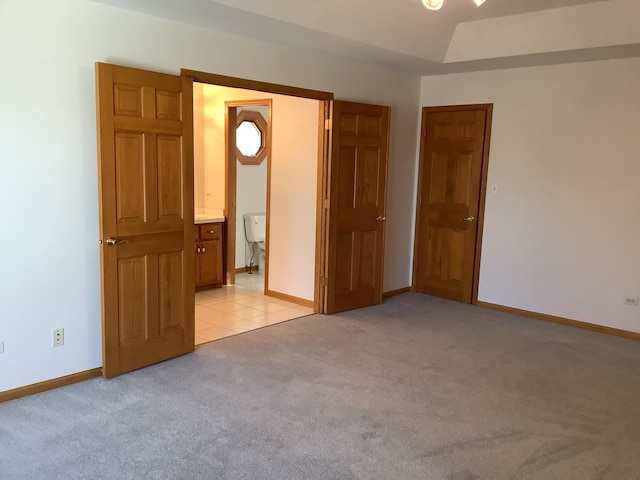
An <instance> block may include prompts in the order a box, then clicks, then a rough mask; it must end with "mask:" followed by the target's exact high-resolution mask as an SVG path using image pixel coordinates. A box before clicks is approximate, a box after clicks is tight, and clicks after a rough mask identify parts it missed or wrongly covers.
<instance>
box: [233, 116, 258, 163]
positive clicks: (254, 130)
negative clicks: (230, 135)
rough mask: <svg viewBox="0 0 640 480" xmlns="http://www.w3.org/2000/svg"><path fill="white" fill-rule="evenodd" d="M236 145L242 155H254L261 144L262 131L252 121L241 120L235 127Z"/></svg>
mask: <svg viewBox="0 0 640 480" xmlns="http://www.w3.org/2000/svg"><path fill="white" fill-rule="evenodd" d="M236 145H237V146H238V150H240V152H241V153H242V155H244V156H246V157H255V156H256V153H258V151H259V150H260V147H261V146H262V133H261V132H260V130H259V129H258V127H256V124H255V123H253V122H247V121H245V122H242V123H241V124H240V125H239V126H238V128H237V129H236Z"/></svg>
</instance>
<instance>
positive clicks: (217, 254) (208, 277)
mask: <svg viewBox="0 0 640 480" xmlns="http://www.w3.org/2000/svg"><path fill="white" fill-rule="evenodd" d="M223 228H224V224H223V223H205V224H202V225H196V233H197V236H198V238H197V239H196V244H195V248H196V269H195V270H196V287H200V286H205V285H210V286H213V287H222V279H223V272H222V253H223V252H222V250H223V248H222V245H223V243H222V238H223V235H222V234H223Z"/></svg>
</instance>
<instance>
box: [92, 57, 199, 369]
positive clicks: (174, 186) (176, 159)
mask: <svg viewBox="0 0 640 480" xmlns="http://www.w3.org/2000/svg"><path fill="white" fill-rule="evenodd" d="M182 83H183V81H182V79H181V78H180V77H177V76H173V75H164V74H159V73H154V72H147V71H142V70H136V69H132V68H125V67H118V66H114V65H107V64H101V63H98V64H96V87H97V104H98V152H99V154H98V157H99V168H98V171H99V184H100V213H101V220H100V230H101V232H100V233H101V239H102V242H101V266H102V325H103V335H102V336H103V375H104V376H105V377H113V376H115V375H119V374H121V373H124V372H128V371H130V370H134V369H137V368H140V367H144V366H147V365H150V364H153V363H156V362H160V361H162V360H166V359H168V358H171V357H175V356H178V355H181V354H184V353H187V352H190V351H192V350H193V349H194V278H193V277H194V276H193V272H194V257H195V255H194V253H195V252H194V251H193V245H194V228H193V152H192V148H193V133H192V132H193V126H192V117H191V115H190V114H186V115H185V113H183V107H186V108H184V112H190V111H191V105H192V90H191V88H189V87H191V83H189V82H187V81H186V80H185V85H186V86H185V88H183V84H182Z"/></svg>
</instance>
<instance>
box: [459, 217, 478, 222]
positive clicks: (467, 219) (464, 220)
mask: <svg viewBox="0 0 640 480" xmlns="http://www.w3.org/2000/svg"><path fill="white" fill-rule="evenodd" d="M475 219H476V217H465V218H461V219H460V220H462V221H463V222H473V221H474V220H475Z"/></svg>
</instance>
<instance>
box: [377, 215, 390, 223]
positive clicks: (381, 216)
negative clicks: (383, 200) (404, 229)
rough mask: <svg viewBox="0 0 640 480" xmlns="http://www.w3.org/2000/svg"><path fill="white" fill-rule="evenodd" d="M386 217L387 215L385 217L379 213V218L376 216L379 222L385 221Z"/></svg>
mask: <svg viewBox="0 0 640 480" xmlns="http://www.w3.org/2000/svg"><path fill="white" fill-rule="evenodd" d="M386 219H387V217H385V216H384V215H379V216H378V218H376V220H377V221H378V222H384V221H385V220H386Z"/></svg>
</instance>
